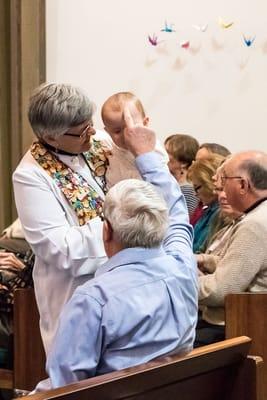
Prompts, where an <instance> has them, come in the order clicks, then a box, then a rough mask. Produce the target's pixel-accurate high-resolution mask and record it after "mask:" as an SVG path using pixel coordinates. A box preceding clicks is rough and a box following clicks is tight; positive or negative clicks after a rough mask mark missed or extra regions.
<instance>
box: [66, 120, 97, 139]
mask: <svg viewBox="0 0 267 400" xmlns="http://www.w3.org/2000/svg"><path fill="white" fill-rule="evenodd" d="M93 126H94V124H93V122H92V121H91V122H89V123H88V124H87V125H86V127H85V128H84V129H83V130H82V133H80V134H78V135H77V133H69V132H66V133H64V136H73V137H76V138H79V139H83V138H84V137H85V136H86V135H87V134H88V131H89V130H90V129H92V128H93Z"/></svg>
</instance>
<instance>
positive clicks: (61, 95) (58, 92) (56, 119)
mask: <svg viewBox="0 0 267 400" xmlns="http://www.w3.org/2000/svg"><path fill="white" fill-rule="evenodd" d="M94 111H95V105H94V103H93V102H91V100H89V98H88V97H87V96H86V94H84V93H83V92H82V90H81V89H79V88H77V87H74V86H72V85H68V84H58V83H46V84H43V85H41V86H39V87H38V88H36V89H35V90H34V92H33V94H32V96H31V98H30V102H29V108H28V118H29V121H30V124H31V127H32V129H33V131H34V133H35V134H36V136H37V137H38V138H40V139H41V138H42V137H44V136H45V135H47V134H49V135H51V136H54V137H57V136H60V135H63V133H64V132H66V131H67V130H68V129H69V128H70V127H72V126H77V125H80V124H81V123H83V122H84V121H86V120H88V121H90V120H91V119H92V116H93V113H94Z"/></svg>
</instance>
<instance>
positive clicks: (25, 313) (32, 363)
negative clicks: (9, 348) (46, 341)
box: [0, 289, 46, 390]
mask: <svg viewBox="0 0 267 400" xmlns="http://www.w3.org/2000/svg"><path fill="white" fill-rule="evenodd" d="M13 363H14V365H13V370H5V369H0V388H1V389H15V388H16V389H23V390H32V389H33V388H34V387H35V385H36V384H37V383H38V382H39V381H40V380H41V379H44V378H45V377H46V373H45V353H44V348H43V344H42V340H41V334H40V329H39V313H38V309H37V305H36V301H35V296H34V290H33V289H18V290H16V291H15V294H14V362H13Z"/></svg>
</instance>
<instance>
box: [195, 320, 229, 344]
mask: <svg viewBox="0 0 267 400" xmlns="http://www.w3.org/2000/svg"><path fill="white" fill-rule="evenodd" d="M224 339H225V327H224V326H222V325H213V324H210V323H209V322H206V321H204V320H203V319H202V318H201V315H200V316H199V318H198V323H197V327H196V338H195V342H194V347H201V346H205V345H207V344H211V343H216V342H220V341H221V340H224Z"/></svg>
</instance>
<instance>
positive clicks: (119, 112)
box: [101, 92, 149, 149]
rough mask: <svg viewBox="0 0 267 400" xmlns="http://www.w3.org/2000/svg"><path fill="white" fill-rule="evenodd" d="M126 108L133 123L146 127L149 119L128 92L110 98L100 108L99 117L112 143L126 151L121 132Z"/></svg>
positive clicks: (139, 102)
mask: <svg viewBox="0 0 267 400" xmlns="http://www.w3.org/2000/svg"><path fill="white" fill-rule="evenodd" d="M126 105H127V106H128V108H129V110H130V112H131V115H132V118H133V121H134V123H136V124H143V125H145V126H146V125H147V124H148V121H149V118H148V117H147V116H146V114H145V111H144V108H143V105H142V103H141V101H140V100H139V99H138V98H137V97H136V96H135V95H134V94H132V93H130V92H119V93H115V94H113V95H112V96H110V97H109V98H108V99H107V100H106V101H105V103H104V104H103V106H102V110H101V116H102V120H103V123H104V128H105V131H107V132H108V133H109V134H110V136H111V138H112V140H113V142H114V143H115V144H116V145H117V146H118V147H122V148H123V149H127V147H126V146H125V143H124V137H123V130H124V128H125V121H124V116H123V110H124V107H125V106H126Z"/></svg>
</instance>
